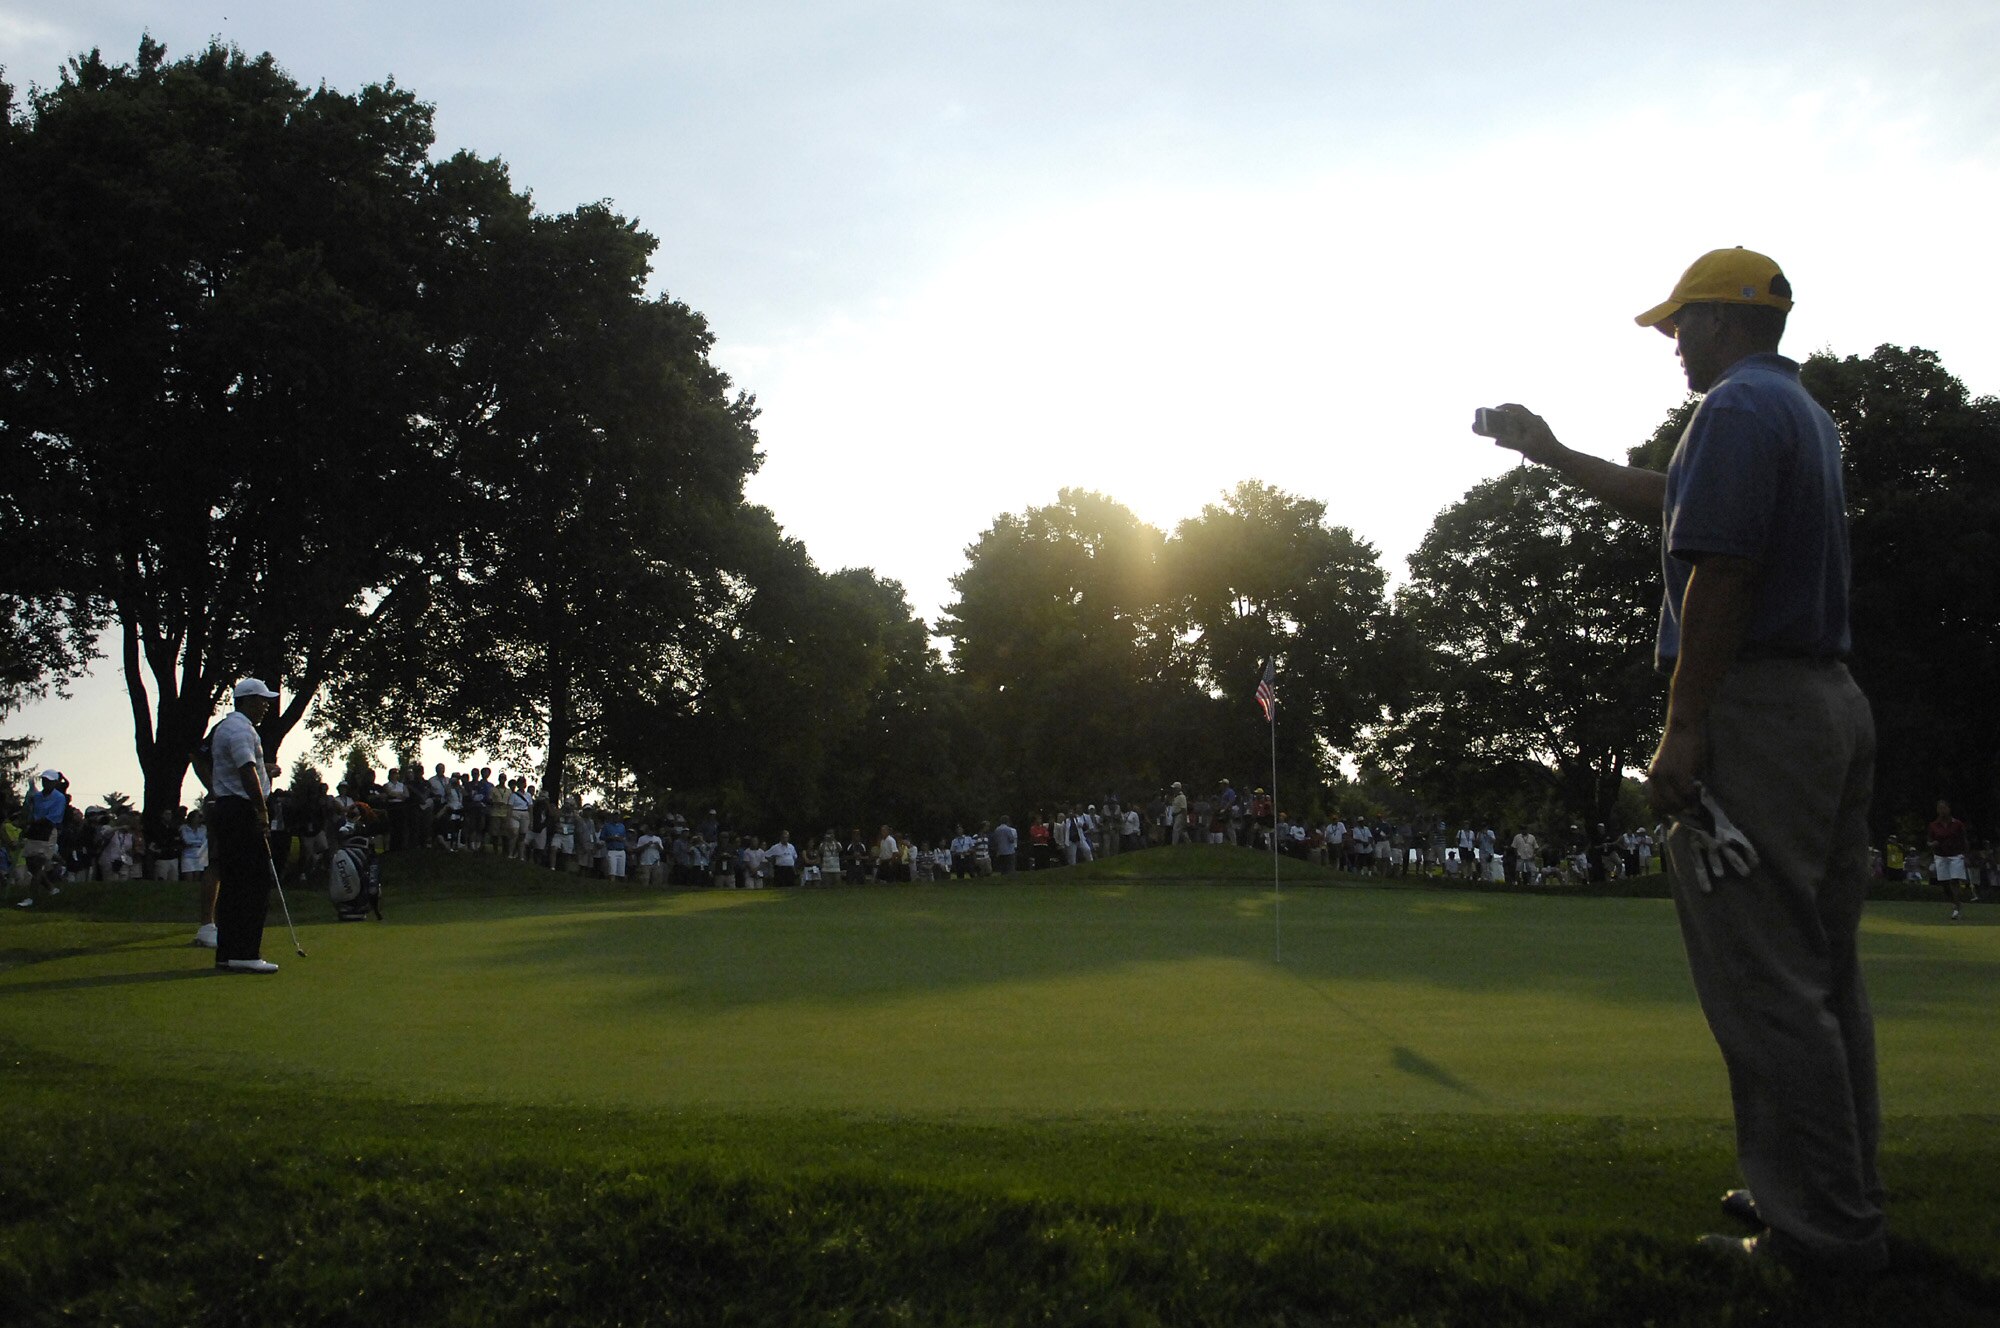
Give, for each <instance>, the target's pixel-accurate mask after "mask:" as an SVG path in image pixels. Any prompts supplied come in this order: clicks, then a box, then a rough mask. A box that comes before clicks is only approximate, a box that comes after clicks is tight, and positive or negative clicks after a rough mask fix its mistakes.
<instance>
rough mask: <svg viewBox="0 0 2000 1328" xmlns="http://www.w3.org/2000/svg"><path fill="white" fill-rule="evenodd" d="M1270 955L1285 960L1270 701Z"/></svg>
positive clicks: (1274, 721) (1274, 708)
mask: <svg viewBox="0 0 2000 1328" xmlns="http://www.w3.org/2000/svg"><path fill="white" fill-rule="evenodd" d="M1271 927H1272V937H1271V955H1272V962H1273V963H1278V964H1282V963H1284V962H1285V895H1284V891H1283V890H1282V889H1281V888H1280V887H1279V885H1278V703H1277V700H1276V699H1275V698H1273V699H1272V702H1271Z"/></svg>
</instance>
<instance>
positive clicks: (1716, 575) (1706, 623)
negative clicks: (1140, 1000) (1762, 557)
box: [1666, 554, 1757, 729]
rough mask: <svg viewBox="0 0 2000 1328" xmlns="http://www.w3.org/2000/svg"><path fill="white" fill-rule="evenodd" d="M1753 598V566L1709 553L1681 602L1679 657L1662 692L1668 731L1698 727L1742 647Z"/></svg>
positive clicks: (1754, 581)
mask: <svg viewBox="0 0 2000 1328" xmlns="http://www.w3.org/2000/svg"><path fill="white" fill-rule="evenodd" d="M1756 596H1757V565H1756V564H1755V563H1753V562H1751V561H1750V560H1749V559H1748V558H1725V557H1723V556H1721V555H1719V554H1711V555H1709V556H1708V557H1706V558H1703V559H1702V560H1701V564H1700V566H1698V567H1696V568H1695V569H1694V571H1693V572H1692V573H1691V574H1689V576H1688V584H1687V594H1686V595H1684V596H1683V597H1682V598H1681V642H1680V657H1679V658H1678V659H1677V660H1675V662H1674V677H1673V682H1672V683H1671V684H1670V686H1669V688H1668V691H1667V725H1666V726H1667V728H1668V729H1679V728H1699V727H1700V725H1701V723H1702V721H1703V720H1705V719H1707V718H1708V710H1709V706H1710V705H1711V704H1712V703H1713V702H1714V700H1715V693H1716V691H1717V690H1718V689H1719V688H1720V687H1721V686H1722V678H1723V675H1724V674H1726V673H1728V672H1729V667H1730V665H1732V664H1734V663H1735V662H1736V656H1737V653H1738V652H1739V651H1741V650H1742V648H1743V638H1744V637H1745V636H1746V635H1747V634H1748V631H1749V626H1750V613H1751V609H1752V608H1753V606H1754V605H1755V602H1756Z"/></svg>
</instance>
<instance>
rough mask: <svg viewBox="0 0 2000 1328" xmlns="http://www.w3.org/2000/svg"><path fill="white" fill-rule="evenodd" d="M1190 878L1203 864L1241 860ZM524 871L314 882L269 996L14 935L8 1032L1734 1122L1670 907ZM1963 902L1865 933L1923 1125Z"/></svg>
mask: <svg viewBox="0 0 2000 1328" xmlns="http://www.w3.org/2000/svg"><path fill="white" fill-rule="evenodd" d="M1167 860H1168V861H1174V860H1175V859H1167ZM1177 860H1178V861H1179V862H1180V863H1181V864H1182V866H1183V869H1184V874H1185V873H1198V872H1199V871H1200V869H1201V868H1202V867H1203V866H1204V865H1205V864H1206V863H1208V862H1211V861H1215V859H1213V858H1210V857H1206V856H1205V855H1203V854H1202V853H1201V852H1200V851H1199V850H1188V851H1184V853H1183V855H1181V856H1180V857H1179V858H1178V859H1177ZM431 861H432V862H433V863H434V864H435V867H436V869H437V870H438V871H440V872H447V873H448V872H452V871H462V870H463V867H462V866H461V864H458V863H455V862H451V861H449V860H447V859H444V858H441V857H440V858H436V859H433V860H431ZM1112 865H1115V864H1107V867H1109V866H1112ZM1228 865H1229V866H1230V867H1232V868H1236V869H1238V870H1240V863H1239V862H1238V861H1236V860H1235V855H1231V861H1230V862H1229V863H1228ZM493 868H494V870H497V871H501V872H502V873H503V875H504V876H505V877H506V879H512V878H514V877H518V878H519V879H520V880H521V881H522V882H524V883H525V884H526V885H529V886H536V887H539V888H538V889H536V890H535V892H534V893H520V894H512V895H510V894H506V893H500V894H497V895H493V896H490V897H481V896H473V897H454V896H453V895H452V894H451V893H450V892H448V891H446V892H441V893H438V894H435V895H433V894H427V893H426V890H425V888H424V887H423V885H421V884H418V885H415V886H413V887H412V888H410V889H406V890H403V891H401V892H398V891H396V890H394V889H393V888H392V891H391V894H390V897H389V899H388V901H387V908H388V920H387V921H386V922H384V923H380V924H377V923H368V924H354V925H346V926H341V925H336V924H334V923H332V922H331V921H328V920H326V919H327V915H328V913H329V909H328V906H327V904H326V902H325V900H324V899H323V898H321V897H316V896H313V895H308V894H304V893H303V892H299V891H295V892H294V896H295V897H294V902H293V908H294V911H295V913H297V914H298V915H299V916H300V917H301V918H302V919H303V920H304V921H305V925H304V927H303V928H302V937H303V939H304V941H305V944H306V947H307V949H308V950H309V951H310V956H309V957H308V958H305V959H299V958H296V957H294V956H292V955H291V954H290V953H289V950H288V940H287V937H286V935H285V932H284V929H283V923H282V919H281V918H279V917H278V916H277V910H276V909H275V907H274V909H273V920H274V923H275V924H276V925H274V926H273V927H272V928H271V930H269V931H267V933H266V937H265V954H266V956H267V957H270V958H273V959H277V960H279V961H281V962H282V963H283V965H284V971H283V972H282V973H280V974H278V975H277V976H275V977H273V978H269V979H262V980H259V979H251V978H242V977H219V976H216V975H214V974H213V973H212V972H211V971H210V970H209V968H208V955H207V954H206V953H205V952H200V951H195V950H192V949H189V948H188V947H187V946H186V944H185V942H186V937H187V931H188V929H187V928H186V927H185V926H180V925H173V924H170V923H162V922H150V921H143V920H125V921H103V922H97V923H86V922H80V921H78V920H77V919H76V918H74V917H73V916H65V915H63V914H62V913H60V912H58V911H55V910H51V911H50V912H49V913H48V914H46V915H44V916H40V917H24V916H20V915H14V916H9V917H7V918H6V920H5V921H6V924H7V925H6V928H5V930H4V931H0V950H14V951H16V952H18V953H27V952H35V951H39V952H41V953H44V954H46V953H47V952H48V951H49V950H50V949H52V948H53V949H68V950H70V951H72V953H66V954H62V955H60V956H59V957H50V958H45V959H43V960H42V961H41V962H36V963H32V964H21V963H18V962H17V963H15V964H13V965H11V966H9V967H7V968H6V969H4V970H0V1034H4V1036H5V1037H7V1038H8V1039H10V1040H11V1041H13V1042H14V1043H15V1044H16V1045H18V1046H25V1047H40V1048H43V1049H45V1050H47V1051H50V1052H54V1053H59V1054H61V1055H62V1056H65V1057H69V1058H75V1059H78V1060H81V1061H85V1062H89V1063H94V1064H98V1065H104V1066H121V1065H122V1066H135V1067H144V1068H145V1069H146V1070H147V1072H149V1073H161V1074H168V1075H174V1076H182V1077H186V1078H190V1079H195V1080H209V1079H212V1078H213V1077H215V1076H217V1075H240V1074H242V1073H244V1072H245V1071H246V1070H247V1071H248V1072H250V1073H252V1074H255V1075H258V1076H274V1077H279V1078H303V1079H310V1080H319V1081H329V1082H346V1083H351V1084H354V1085H356V1086H358V1087H363V1088H365V1089H366V1090H367V1091H368V1092H369V1093H370V1094H371V1095H378V1096H385V1097H390V1098H402V1099H406V1100H422V1101H439V1102H452V1101H472V1102H481V1101H483V1102H522V1103H576V1104H588V1105H597V1106H620V1107H641V1108H683V1107H684V1108H702V1109H722V1110H752V1111H773V1110H777V1111H784V1110H794V1109H802V1110H814V1111H825V1110H832V1111H841V1112H854V1113H863V1114H902V1113H917V1114H926V1115H936V1116H944V1117H953V1118H964V1117H977V1116H981V1115H995V1116H1019V1115H1031V1116H1073V1115H1079V1114H1084V1115H1089V1114H1106V1115H1121V1116H1122V1115H1128V1114H1133V1113H1163V1114H1174V1115H1183V1114H1189V1113H1194V1114H1201V1113H1222V1114H1231V1113H1261V1112H1273V1113H1282V1114H1286V1115H1308V1116H1309V1115H1313V1114H1318V1113H1334V1114H1355V1113H1398V1114H1411V1113H1415V1114H1424V1113H1454V1114H1456V1113H1524V1114H1531V1115H1540V1114H1563V1115H1613V1116H1633V1115H1636V1116H1648V1117H1660V1116H1682V1117H1703V1118H1715V1119H1723V1118H1726V1116H1727V1111H1728V1095H1727V1088H1726V1084H1725V1082H1724V1078H1723V1074H1722V1069H1721V1064H1720V1059H1719V1057H1718V1055H1717V1053H1716V1051H1715V1048H1714V1046H1713V1044H1712V1042H1711V1041H1710V1040H1709V1037H1708V1034H1707V1030H1706V1028H1705V1026H1704V1024H1703V1022H1702V1019H1701V1015H1700V1012H1699V1010H1698V1009H1697V1007H1696V1005H1695V1002H1694V997H1693V993H1692V989H1691V987H1690V984H1689V981H1688V978H1687V974H1686V968H1685V963H1684V961H1683V958H1682V955H1681V951H1680V942H1679V938H1678V934H1677V932H1676V929H1675V923H1674V917H1673V909H1672V905H1671V904H1670V903H1668V902H1665V901H1661V900H1650V899H1610V898H1584V899H1557V898H1548V897H1539V896H1523V895H1503V894H1477V893H1467V892H1445V891H1428V890H1411V889H1398V890H1388V889H1373V888H1367V887H1365V886H1341V887H1330V886H1327V885H1324V884H1322V885H1319V886H1317V887H1315V888H1298V887H1296V886H1295V887H1294V888H1292V889H1291V890H1289V891H1287V892H1286V893H1285V894H1284V896H1283V899H1282V905H1281V907H1282V919H1283V936H1282V939H1283V958H1282V962H1277V961H1276V960H1275V959H1274V942H1275V939H1276V937H1275V934H1274V933H1275V927H1274V919H1273V908H1274V900H1273V895H1272V891H1271V888H1270V885H1269V882H1268V881H1265V882H1264V883H1262V884H1261V885H1259V884H1255V883H1252V882H1249V881H1243V880H1234V881H1230V882H1229V883H1225V884H1200V883H1195V882H1191V881H1187V880H1173V881H1164V882H1155V881H1129V880H1119V879H1116V878H1115V877H1113V876H1111V875H1110V874H1109V872H1100V874H1099V875H1098V877H1097V878H1096V879H1092V877H1091V875H1090V874H1089V873H1087V872H1082V873H1074V874H1073V873H1050V874H1047V875H1046V876H1042V875H1041V874H1037V875H1036V876H1028V877H1017V878H1015V879H1014V880H1012V881H1009V882H1004V883H1002V882H998V881H986V882H978V883H972V884H939V885H919V886H894V887H888V886H885V887H873V888H850V889H841V890H823V891H803V890H795V891H784V892H779V891H770V890H766V891H744V892H736V891H719V892H718V891H661V890H647V891H642V890H640V889H638V888H637V887H610V886H607V885H605V884H603V883H577V884H575V885H574V886H569V885H564V886H562V887H560V888H555V887H554V886H553V883H552V882H551V881H550V879H549V878H546V877H542V878H539V879H538V878H537V877H536V876H535V875H534V874H532V873H528V872H526V871H525V869H520V870H517V871H514V872H512V873H508V869H505V868H502V867H499V866H498V865H497V864H494V865H493ZM1321 879H1323V880H1330V879H1332V878H1330V877H1323V878H1321ZM103 889H104V890H107V891H110V890H123V891H127V892H130V893H129V896H128V898H127V899H125V900H122V901H116V902H118V904H119V906H120V907H121V908H122V909H123V910H124V911H125V912H127V913H130V914H136V915H138V916H139V917H141V918H143V917H147V916H171V915H172V911H173V909H174V907H175V906H176V905H177V903H179V900H180V895H181V894H182V893H184V892H183V891H181V890H180V889H179V888H178V887H174V886H156V885H152V884H133V885H127V886H111V887H103ZM163 910H164V911H163ZM9 912H10V913H12V911H11V910H10V911H9ZM1941 912H1942V910H1940V909H1938V908H1935V907H1930V906H1924V905H1911V904H1888V905H1877V906H1875V907H1874V908H1873V909H1871V911H1870V913H1869V915H1868V919H1867V924H1866V927H1865V930H1864V933H1863V944H1864V953H1865V962H1866V965H1867V970H1868V974H1869V980H1870V982H1871V984H1872V989H1873V994H1874V997H1875V1002H1876V1008H1877V1015H1878V1020H1879V1029H1880V1041H1881V1046H1882V1064H1883V1071H1882V1081H1883V1089H1884V1097H1885V1104H1884V1105H1885V1109H1886V1111H1887V1112H1888V1113H1889V1114H1890V1115H1892V1116H1922V1115H1949V1114H1958V1113H1967V1112H1977V1111H1982V1110H1988V1109H1990V1107H1991V1093H1992V1090H1993V1087H1994V1083H1993V1079H1992V1076H1991V1073H1990V1071H1989V1070H1988V1068H1987V1067H1990V1066H1992V1065H1994V1064H1996V1063H2000V1021H1994V1020H1992V1019H1991V1018H1990V1017H1989V1015H1990V1012H1991V1011H1992V1010H1993V1009H1994V1008H1996V1006H2000V963H1996V962H1995V961H1996V960H1997V959H2000V927H1987V926H1977V925H1975V926H1966V927H1957V928H1951V927H1946V926H1944V925H1942V923H1941V921H1940V916H1939V915H1940V914H1941ZM1975 916H1983V914H1982V911H1981V910H1975ZM17 940H18V941H20V942H22V944H20V945H16V944H14V942H15V941H17Z"/></svg>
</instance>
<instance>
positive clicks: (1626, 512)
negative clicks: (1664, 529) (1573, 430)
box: [1544, 447, 1667, 521]
mask: <svg viewBox="0 0 2000 1328" xmlns="http://www.w3.org/2000/svg"><path fill="white" fill-rule="evenodd" d="M1544 464H1546V465H1548V466H1549V467H1550V468H1551V469H1553V470H1554V471H1555V472H1556V473H1557V474H1559V475H1561V476H1562V477H1563V478H1564V479H1566V480H1569V481H1570V482H1571V483H1573V484H1575V485H1577V486H1578V487H1579V488H1581V489H1583V490H1584V491H1585V492H1586V493H1588V494H1590V495H1591V496H1592V497H1593V498H1596V499H1598V500H1599V501H1600V502H1603V503H1606V504H1608V505H1610V506H1612V507H1615V508H1617V509H1618V511H1619V513H1620V514H1621V515H1623V516H1629V517H1631V518H1633V519H1634V520H1636V521H1656V520H1658V519H1659V516H1660V512H1661V510H1662V509H1663V508H1664V507H1665V506H1666V502H1667V477H1666V476H1665V475H1662V474H1661V473H1660V472H1659V471H1657V470H1644V469H1641V468H1640V467H1638V466H1621V465H1619V464H1618V463H1617V462H1616V461H1606V460H1605V459H1604V458H1603V457H1596V456H1592V455H1590V454H1589V453H1588V452H1579V451H1576V450H1575V449H1574V448H1569V447H1564V448H1562V449H1561V450H1560V451H1558V452H1557V453H1556V454H1555V455H1553V456H1551V457H1550V458H1549V459H1548V461H1547V462H1546V463H1544Z"/></svg>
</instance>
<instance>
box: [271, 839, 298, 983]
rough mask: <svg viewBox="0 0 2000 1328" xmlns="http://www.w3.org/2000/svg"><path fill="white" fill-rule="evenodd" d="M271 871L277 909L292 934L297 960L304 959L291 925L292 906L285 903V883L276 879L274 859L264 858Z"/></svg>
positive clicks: (296, 934) (276, 865) (276, 867)
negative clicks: (276, 898) (275, 889)
mask: <svg viewBox="0 0 2000 1328" xmlns="http://www.w3.org/2000/svg"><path fill="white" fill-rule="evenodd" d="M264 861H265V864H266V865H267V866H269V867H270V869H271V884H272V885H274V886H276V887H277V888H278V907H279V908H281V909H283V910H284V911H285V929H286V930H287V931H289V932H291V933H292V949H294V950H296V951H298V954H299V958H301V959H304V958H305V957H306V948H305V947H304V946H303V945H300V944H299V929H298V928H297V927H294V926H293V925H292V906H291V905H290V904H287V903H286V902H285V883H284V882H283V881H280V880H279V879H278V863H277V860H276V859H274V858H268V857H267V858H265V859H264Z"/></svg>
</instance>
